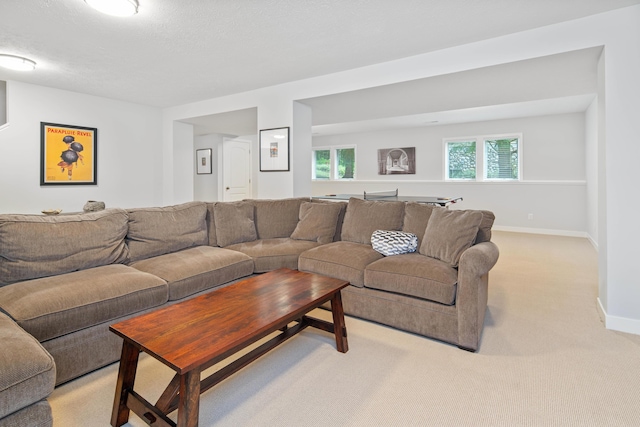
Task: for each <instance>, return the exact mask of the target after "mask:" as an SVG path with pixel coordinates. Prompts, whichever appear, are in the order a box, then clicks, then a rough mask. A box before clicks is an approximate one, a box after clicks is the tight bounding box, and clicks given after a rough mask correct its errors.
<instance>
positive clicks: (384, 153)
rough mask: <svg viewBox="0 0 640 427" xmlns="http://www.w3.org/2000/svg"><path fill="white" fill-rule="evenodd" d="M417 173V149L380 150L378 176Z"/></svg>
mask: <svg viewBox="0 0 640 427" xmlns="http://www.w3.org/2000/svg"><path fill="white" fill-rule="evenodd" d="M415 173H416V147H405V148H385V149H382V150H378V175H395V174H415Z"/></svg>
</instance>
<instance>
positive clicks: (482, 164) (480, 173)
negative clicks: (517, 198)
mask: <svg viewBox="0 0 640 427" xmlns="http://www.w3.org/2000/svg"><path fill="white" fill-rule="evenodd" d="M511 138H513V139H517V140H518V177H517V178H487V173H488V168H487V152H486V151H487V150H486V141H492V140H496V139H511ZM473 141H475V144H476V177H475V179H473V178H450V177H449V149H448V144H449V143H450V142H473ZM523 141H524V138H523V136H522V133H521V132H513V133H503V134H487V135H474V136H467V137H453V138H443V139H442V143H443V145H442V146H443V170H442V175H443V180H444V181H448V182H520V181H523V180H524V170H523V167H522V166H523V160H522V159H523V146H524V143H523Z"/></svg>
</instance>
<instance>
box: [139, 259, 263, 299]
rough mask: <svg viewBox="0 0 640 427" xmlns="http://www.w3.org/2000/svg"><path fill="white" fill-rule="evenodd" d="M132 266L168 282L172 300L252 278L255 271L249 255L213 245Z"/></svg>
mask: <svg viewBox="0 0 640 427" xmlns="http://www.w3.org/2000/svg"><path fill="white" fill-rule="evenodd" d="M130 266H131V267H133V268H135V269H138V270H140V271H144V272H147V273H151V274H153V275H155V276H158V277H161V278H163V279H164V280H166V281H167V283H168V286H169V300H170V301H174V300H178V299H181V298H184V297H186V296H188V295H192V294H195V293H197V292H200V291H203V290H206V289H210V288H213V287H216V286H219V285H221V284H223V283H227V282H230V281H232V280H235V279H239V278H241V277H244V276H248V275H250V274H251V273H252V272H253V261H252V260H251V258H249V257H248V256H247V255H245V254H242V253H240V252H236V251H230V250H228V249H223V248H217V247H212V246H197V247H195V248H189V249H185V250H183V251H178V252H174V253H170V254H165V255H160V256H157V257H153V258H149V259H145V260H142V261H136V262H134V263H131V264H130Z"/></svg>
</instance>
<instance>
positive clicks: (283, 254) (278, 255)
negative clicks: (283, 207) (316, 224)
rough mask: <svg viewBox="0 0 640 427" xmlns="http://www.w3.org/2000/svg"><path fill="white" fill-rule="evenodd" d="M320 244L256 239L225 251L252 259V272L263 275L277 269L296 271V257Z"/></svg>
mask: <svg viewBox="0 0 640 427" xmlns="http://www.w3.org/2000/svg"><path fill="white" fill-rule="evenodd" d="M319 244H320V243H317V242H310V241H307V240H293V239H289V238H286V237H285V238H279V239H258V240H254V241H253V242H246V243H237V244H235V245H231V246H227V248H226V249H232V250H234V251H238V252H242V253H243V254H246V255H247V256H249V257H251V259H253V264H254V266H253V272H254V273H265V272H267V271H272V270H277V269H278V268H283V267H286V268H290V269H292V270H297V269H298V257H299V256H300V254H301V253H302V252H304V251H306V250H308V249H311V248H315V247H316V246H318V245H319Z"/></svg>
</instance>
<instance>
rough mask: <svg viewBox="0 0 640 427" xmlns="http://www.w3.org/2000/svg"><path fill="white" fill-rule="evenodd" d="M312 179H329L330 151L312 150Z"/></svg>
mask: <svg viewBox="0 0 640 427" xmlns="http://www.w3.org/2000/svg"><path fill="white" fill-rule="evenodd" d="M312 170H313V179H329V178H331V151H330V150H313V169H312Z"/></svg>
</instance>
